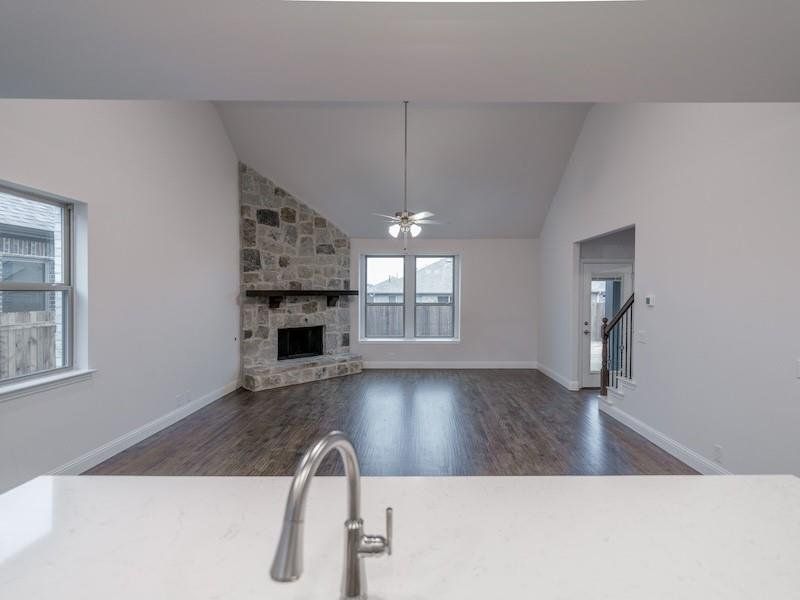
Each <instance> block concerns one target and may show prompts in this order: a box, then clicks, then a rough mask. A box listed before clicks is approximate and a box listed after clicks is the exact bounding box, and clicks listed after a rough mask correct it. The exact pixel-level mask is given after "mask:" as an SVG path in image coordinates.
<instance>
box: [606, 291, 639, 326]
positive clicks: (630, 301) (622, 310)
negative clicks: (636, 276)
mask: <svg viewBox="0 0 800 600" xmlns="http://www.w3.org/2000/svg"><path fill="white" fill-rule="evenodd" d="M632 304H633V294H631V297H630V298H628V299H627V300H626V301H625V304H623V305H622V306H621V307H620V309H619V310H618V311H617V314H615V315H614V316H613V317H611V320H610V321H608V324H607V325H606V331H611V330H612V329H614V326H615V325H616V324H617V323H619V320H620V319H621V318H622V315H624V314H625V312H626V311H627V310H628V309H629V308H630V307H631V305H632ZM605 322H606V319H603V323H605Z"/></svg>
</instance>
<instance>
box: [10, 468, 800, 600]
mask: <svg viewBox="0 0 800 600" xmlns="http://www.w3.org/2000/svg"><path fill="white" fill-rule="evenodd" d="M289 482H290V478H288V477H40V478H38V479H35V480H33V481H31V482H29V483H27V484H25V485H23V486H20V487H19V488H16V489H14V490H12V491H10V492H7V493H6V494H3V495H2V496H0V598H2V600H12V599H13V600H36V599H40V598H47V599H55V598H57V599H64V600H77V599H80V600H94V599H103V600H107V599H109V598H113V599H114V600H128V599H130V600H134V599H135V600H143V599H147V600H160V599H170V600H184V599H186V600H189V599H191V600H211V599H215V600H222V599H230V600H234V599H235V600H249V599H253V600H256V599H257V600H267V599H270V600H272V599H274V600H283V599H295V600H298V599H309V600H310V599H335V598H337V597H338V593H339V585H340V576H341V568H342V554H343V527H342V525H343V522H344V518H345V506H346V498H345V485H344V483H345V482H344V479H343V478H341V477H318V478H316V479H315V480H314V481H313V482H312V485H311V491H310V495H309V503H308V507H307V512H306V529H305V533H306V538H305V547H306V552H305V572H304V574H303V577H302V578H301V579H300V580H299V581H298V582H296V583H283V584H281V583H275V582H273V581H271V580H270V578H269V567H270V563H271V561H272V556H273V553H274V550H275V544H276V541H277V538H278V535H279V531H280V526H281V520H282V516H283V509H284V503H285V499H286V492H287V490H288V488H289ZM362 505H363V509H362V510H363V516H364V519H365V524H366V527H365V529H366V531H367V533H383V527H384V517H383V514H384V513H383V511H384V508H385V507H386V506H389V505H391V506H392V507H394V517H395V541H394V553H393V555H392V556H391V557H381V558H374V559H367V560H366V561H365V563H366V572H367V582H368V585H369V593H370V597H371V598H376V599H382V600H392V599H397V600H406V599H412V598H414V599H417V598H419V599H422V598H431V599H437V600H441V599H444V600H448V599H453V600H456V599H457V600H468V599H481V600H486V599H494V598H514V599H517V598H531V599H536V600H541V599H555V598H558V599H567V598H574V599H580V600H588V599H592V600H596V599H601V598H608V599H614V600H624V599H634V598H635V599H637V600H638V599H648V600H651V599H656V598H665V599H666V598H669V599H670V600H675V599H681V598H693V599H698V600H700V599H702V600H711V599H714V598H725V599H726V600H732V599H735V598H748V599H751V598H758V599H761V598H765V599H767V598H769V599H773V598H774V599H792V598H800V479H797V478H795V477H791V476H754V477H750V476H746V477H744V476H743V477H738V476H737V477H666V476H661V477H470V478H466V477H447V478H443V477H442V478H440V477H396V478H395V477H386V478H382V477H365V478H363V479H362Z"/></svg>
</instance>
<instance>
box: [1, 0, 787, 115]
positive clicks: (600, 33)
mask: <svg viewBox="0 0 800 600" xmlns="http://www.w3.org/2000/svg"><path fill="white" fill-rule="evenodd" d="M798 31H800V2H798V1H797V0H768V1H764V0H760V1H759V0H646V1H642V2H538V3H537V2H515V3H492V2H488V3H427V2H413V3H396V2H389V3H364V2H324V3H323V2H286V1H283V0H133V1H129V2H108V1H107V0H58V1H57V2H54V1H53V0H15V1H12V0H0V96H5V97H54V98H161V99H163V98H185V99H187V98H188V99H204V100H312V101H317V100H321V101H333V100H356V101H363V100H400V99H403V98H410V99H412V100H428V101H455V102H461V101H511V102H533V101H556V102H559V101H573V102H574V101H577V102H601V101H605V102H619V101H678V100H679V101H701V100H714V101H761V100H784V101H785V100H800V77H798V65H799V64H800V35H798Z"/></svg>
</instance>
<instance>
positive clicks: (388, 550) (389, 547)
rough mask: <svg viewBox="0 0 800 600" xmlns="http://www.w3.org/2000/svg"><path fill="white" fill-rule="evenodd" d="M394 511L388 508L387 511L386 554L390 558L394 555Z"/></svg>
mask: <svg viewBox="0 0 800 600" xmlns="http://www.w3.org/2000/svg"><path fill="white" fill-rule="evenodd" d="M393 514H394V511H393V510H392V507H391V506H390V507H388V508H387V509H386V554H388V555H389V556H391V555H392V522H393V521H394V517H393Z"/></svg>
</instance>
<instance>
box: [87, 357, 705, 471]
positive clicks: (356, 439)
mask: <svg viewBox="0 0 800 600" xmlns="http://www.w3.org/2000/svg"><path fill="white" fill-rule="evenodd" d="M333 429H341V430H342V431H344V432H346V433H347V434H348V435H349V436H350V437H351V438H352V440H353V443H354V445H355V447H356V450H357V452H358V456H359V460H360V463H361V470H362V473H363V474H364V475H628V474H630V475H641V474H684V473H694V471H693V470H692V469H690V468H689V467H687V466H686V465H684V464H683V463H681V462H679V461H678V460H676V459H675V458H673V457H671V456H670V455H668V454H667V453H665V452H664V451H662V450H661V449H659V448H657V447H656V446H654V445H653V444H651V443H650V442H648V441H647V440H645V439H644V438H643V437H641V436H640V435H638V434H636V433H634V432H633V431H632V430H630V429H628V428H627V427H624V426H623V425H620V424H619V423H617V422H616V421H615V420H613V419H611V418H609V417H607V416H605V415H603V414H601V413H600V412H599V411H598V410H597V397H596V394H595V393H591V392H569V391H567V390H566V389H564V388H563V387H561V386H560V385H558V384H557V383H555V382H554V381H553V380H551V379H549V378H548V377H546V376H544V375H542V374H541V373H540V372H539V371H532V370H530V371H522V370H461V371H434V370H418V371H416V370H415V371H409V370H370V371H365V372H364V373H361V374H358V375H351V376H349V377H340V378H337V379H329V380H327V381H321V382H316V383H307V384H303V385H297V386H292V387H288V388H283V389H279V390H270V391H265V392H256V393H254V392H248V391H246V390H243V389H240V390H238V391H236V392H233V393H232V394H229V395H227V396H225V397H224V398H222V399H220V400H218V401H216V402H214V403H212V404H210V405H208V406H206V407H205V408H203V409H202V410H200V411H198V412H196V413H194V414H192V415H190V416H189V417H187V418H186V419H183V420H182V421H180V422H178V423H176V424H175V425H173V426H171V427H169V428H167V429H165V430H163V431H161V432H159V433H157V434H155V435H153V436H152V437H150V438H148V439H146V440H144V441H142V442H141V443H139V444H137V445H135V446H133V447H131V448H129V449H128V450H126V451H124V452H121V453H120V454H118V455H116V456H114V457H112V458H110V459H109V460H107V461H106V462H104V463H102V464H100V465H98V466H97V467H95V468H93V469H91V470H90V471H88V474H92V475H99V474H107V475H291V474H293V473H294V469H295V466H296V464H297V462H298V458H299V456H300V455H301V454H302V453H303V451H305V449H306V448H307V447H308V446H309V445H310V444H311V442H312V441H314V440H315V438H317V437H318V436H320V435H322V434H324V433H327V432H328V431H330V430H333ZM341 472H342V469H341V465H340V464H339V461H338V457H336V456H335V453H334V455H332V456H330V457H328V459H327V460H326V462H325V463H323V465H322V467H321V468H320V473H323V474H331V473H341Z"/></svg>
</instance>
